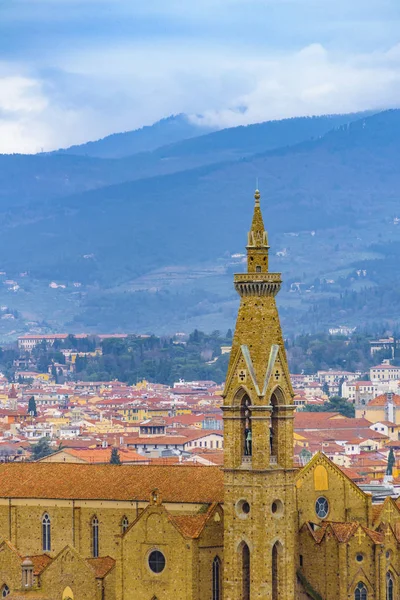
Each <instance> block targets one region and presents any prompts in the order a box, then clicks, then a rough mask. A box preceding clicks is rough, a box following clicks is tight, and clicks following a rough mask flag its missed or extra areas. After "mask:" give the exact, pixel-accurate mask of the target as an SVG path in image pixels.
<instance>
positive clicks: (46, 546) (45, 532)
mask: <svg viewBox="0 0 400 600" xmlns="http://www.w3.org/2000/svg"><path fill="white" fill-rule="evenodd" d="M42 549H43V551H44V552H50V550H51V523H50V517H49V515H48V514H47V513H44V515H43V517H42Z"/></svg>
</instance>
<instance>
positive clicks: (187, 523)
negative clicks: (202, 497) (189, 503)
mask: <svg viewBox="0 0 400 600" xmlns="http://www.w3.org/2000/svg"><path fill="white" fill-rule="evenodd" d="M169 518H170V520H171V521H172V522H173V523H175V525H176V526H177V528H178V529H179V531H180V532H181V533H182V534H183V535H184V536H185V537H189V538H198V537H199V535H200V533H201V532H202V530H203V527H204V525H205V524H206V522H207V520H208V518H209V515H208V514H207V513H205V514H201V515H172V514H170V515H169Z"/></svg>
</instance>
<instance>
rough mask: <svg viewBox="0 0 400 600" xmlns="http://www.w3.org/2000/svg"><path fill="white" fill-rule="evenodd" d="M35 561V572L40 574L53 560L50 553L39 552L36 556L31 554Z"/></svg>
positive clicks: (32, 559)
mask: <svg viewBox="0 0 400 600" xmlns="http://www.w3.org/2000/svg"><path fill="white" fill-rule="evenodd" d="M29 558H30V559H31V561H32V562H33V574H34V575H40V573H41V572H42V571H43V569H44V568H45V567H47V565H48V564H49V563H51V561H52V560H53V559H52V558H51V557H50V556H49V555H48V554H38V555H36V556H29Z"/></svg>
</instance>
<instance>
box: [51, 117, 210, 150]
mask: <svg viewBox="0 0 400 600" xmlns="http://www.w3.org/2000/svg"><path fill="white" fill-rule="evenodd" d="M213 129H214V128H211V127H207V126H204V125H203V126H202V125H199V124H197V123H196V122H194V121H191V120H190V119H189V118H188V116H187V115H184V114H179V115H173V116H170V117H167V118H165V119H162V120H161V121H158V122H157V123H154V125H149V126H145V127H141V128H140V129H136V130H134V131H125V132H123V133H114V134H112V135H108V136H107V137H105V138H102V139H101V140H96V141H94V142H87V143H86V144H81V145H79V146H71V147H70V148H65V149H63V150H58V151H57V153H63V154H74V155H76V156H94V157H97V158H121V157H122V156H130V155H131V154H137V153H139V152H151V151H152V150H155V149H156V148H160V147H161V146H165V145H166V144H172V143H174V142H178V141H180V140H186V139H188V138H192V137H197V136H200V135H203V134H205V133H209V132H210V131H213Z"/></svg>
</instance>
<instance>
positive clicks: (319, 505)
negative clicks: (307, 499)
mask: <svg viewBox="0 0 400 600" xmlns="http://www.w3.org/2000/svg"><path fill="white" fill-rule="evenodd" d="M315 512H316V513H317V516H318V517H319V518H320V519H325V517H326V515H327V514H328V512H329V504H328V500H327V499H326V498H324V497H323V496H320V497H319V498H318V499H317V501H316V503H315Z"/></svg>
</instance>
